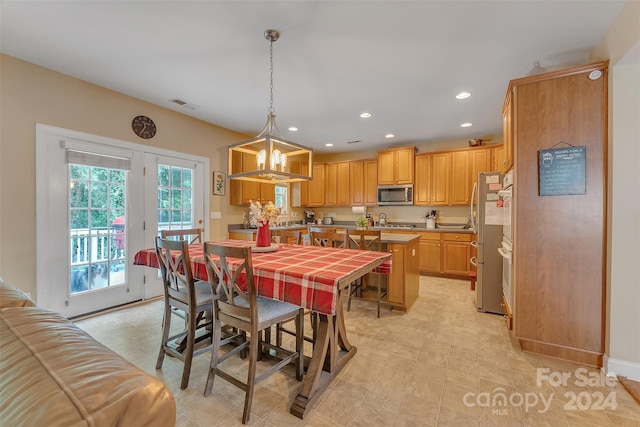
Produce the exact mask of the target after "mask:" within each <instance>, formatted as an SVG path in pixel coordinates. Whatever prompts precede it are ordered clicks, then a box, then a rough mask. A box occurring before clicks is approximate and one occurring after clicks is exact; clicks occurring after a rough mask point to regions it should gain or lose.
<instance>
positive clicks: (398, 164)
mask: <svg viewBox="0 0 640 427" xmlns="http://www.w3.org/2000/svg"><path fill="white" fill-rule="evenodd" d="M415 153H416V147H401V148H393V149H388V150H381V151H378V185H397V184H413V172H414V163H413V162H414V157H415Z"/></svg>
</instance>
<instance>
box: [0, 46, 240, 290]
mask: <svg viewBox="0 0 640 427" xmlns="http://www.w3.org/2000/svg"><path fill="white" fill-rule="evenodd" d="M0 67H1V68H0V91H1V95H2V96H1V100H0V275H1V276H2V277H3V279H4V280H7V281H9V282H11V283H13V284H15V285H16V286H18V287H20V288H22V289H23V290H25V291H27V292H32V293H33V295H35V283H36V277H35V271H36V259H35V253H36V250H35V249H36V248H35V245H36V235H35V224H36V221H35V215H36V211H35V204H36V198H35V193H36V189H35V185H36V184H35V124H36V123H42V124H46V125H51V126H56V127H60V128H65V129H71V130H75V131H80V132H86V133H89V134H94V135H100V136H104V137H109V138H115V139H119V140H124V141H130V142H135V143H138V144H141V143H142V144H147V145H152V146H154V147H160V148H164V149H170V150H175V151H181V152H186V153H189V154H193V155H199V156H204V157H208V158H209V159H210V168H211V170H212V171H213V170H223V171H226V170H227V163H226V162H227V160H226V159H227V154H226V146H227V145H228V144H230V143H232V142H235V141H240V140H242V139H244V138H246V136H244V135H240V134H237V133H234V132H231V131H228V130H226V129H222V128H220V127H216V126H213V125H210V124H208V123H205V122H203V121H200V120H196V119H193V118H191V117H187V116H185V115H183V114H180V113H176V112H174V111H171V110H169V109H165V108H161V107H158V106H155V105H152V104H149V103H147V102H144V101H141V100H139V99H135V98H132V97H129V96H126V95H123V94H120V93H118V92H114V91H111V90H108V89H105V88H102V87H100V86H96V85H93V84H90V83H87V82H85V81H82V80H78V79H75V78H72V77H69V76H66V75H63V74H60V73H57V72H54V71H51V70H48V69H45V68H42V67H38V66H36V65H33V64H30V63H27V62H24V61H21V60H19V59H16V58H13V57H10V56H6V55H2V56H1V57H0ZM137 115H146V116H149V117H151V118H152V119H153V120H154V121H155V123H156V125H157V127H158V132H157V134H156V136H155V137H154V138H153V139H151V140H148V141H146V140H143V139H140V138H138V137H137V136H135V135H134V134H133V132H132V130H131V120H132V119H133V117H135V116H137ZM210 210H211V211H221V212H222V216H223V220H221V221H220V220H213V221H210V223H209V229H210V231H209V233H210V238H211V239H219V238H226V237H227V223H228V222H240V221H241V218H242V217H241V210H240V209H239V208H236V207H230V206H229V193H228V188H227V194H226V196H224V197H222V196H213V195H211V196H210Z"/></svg>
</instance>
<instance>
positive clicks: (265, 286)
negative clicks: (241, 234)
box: [134, 240, 391, 419]
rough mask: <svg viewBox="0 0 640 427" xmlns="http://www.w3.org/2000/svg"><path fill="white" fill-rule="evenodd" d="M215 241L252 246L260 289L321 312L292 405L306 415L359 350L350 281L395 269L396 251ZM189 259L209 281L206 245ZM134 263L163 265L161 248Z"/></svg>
mask: <svg viewBox="0 0 640 427" xmlns="http://www.w3.org/2000/svg"><path fill="white" fill-rule="evenodd" d="M213 243H216V244H220V245H230V246H237V247H241V246H250V247H252V264H253V275H254V281H255V283H256V287H257V290H258V294H259V295H260V296H262V297H265V298H271V299H275V300H279V301H285V302H288V303H291V304H295V305H297V306H300V307H302V308H305V309H308V310H311V311H312V313H313V315H314V316H315V319H314V320H315V327H314V337H313V343H314V344H313V352H312V355H311V359H310V360H309V365H308V367H307V370H306V372H305V375H304V378H303V380H302V385H301V387H300V391H299V393H298V394H297V395H296V397H295V398H294V400H293V403H292V404H291V408H290V412H291V414H293V415H295V416H297V417H298V418H301V419H304V417H305V415H306V414H308V412H309V411H310V410H311V408H312V406H313V403H314V402H315V401H316V400H317V399H318V397H319V396H320V394H321V393H322V391H323V390H324V389H325V388H326V387H327V386H328V385H329V384H330V383H331V381H332V379H333V378H335V377H336V375H338V373H339V372H340V371H341V370H342V369H343V368H344V366H346V364H347V362H348V361H349V360H350V359H351V358H352V357H353V356H355V354H356V352H357V348H356V347H355V346H354V345H352V344H351V343H350V342H349V339H348V337H347V330H346V327H345V319H344V310H343V306H344V300H345V298H346V296H347V289H348V287H349V283H352V282H353V281H355V280H357V279H359V278H360V277H362V276H364V275H366V274H367V273H370V272H372V271H375V272H377V273H383V274H385V273H386V274H388V273H390V271H391V254H390V253H388V252H377V251H361V250H355V249H343V248H331V247H319V246H305V245H293V244H277V245H276V244H272V246H270V247H266V248H264V247H256V246H255V242H254V243H252V242H249V241H246V240H222V241H215V242H213ZM189 258H190V262H191V267H192V271H193V276H194V278H196V279H199V280H208V277H207V270H206V267H205V263H204V248H203V245H201V244H191V245H189ZM134 264H135V265H143V266H147V267H154V268H158V259H157V256H156V250H155V248H149V249H143V250H140V251H138V252H137V253H136V254H135V257H134Z"/></svg>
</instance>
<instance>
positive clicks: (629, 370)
mask: <svg viewBox="0 0 640 427" xmlns="http://www.w3.org/2000/svg"><path fill="white" fill-rule="evenodd" d="M603 362H604V364H603V365H604V369H605V370H606V374H607V375H616V376H618V375H620V376H623V377H627V378H628V379H630V380H633V381H640V363H634V362H629V361H626V360H620V359H613V358H611V357H609V356H608V355H606V354H605V355H604V360H603Z"/></svg>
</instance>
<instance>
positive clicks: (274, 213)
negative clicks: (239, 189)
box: [249, 200, 280, 227]
mask: <svg viewBox="0 0 640 427" xmlns="http://www.w3.org/2000/svg"><path fill="white" fill-rule="evenodd" d="M249 203H250V206H249V223H250V224H251V225H252V226H254V227H259V226H262V225H267V224H271V223H272V222H275V221H276V220H277V218H278V216H280V209H279V208H276V206H275V205H274V204H273V202H267V203H266V204H265V205H264V206H263V205H262V204H261V203H260V202H254V201H253V200H249Z"/></svg>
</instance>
